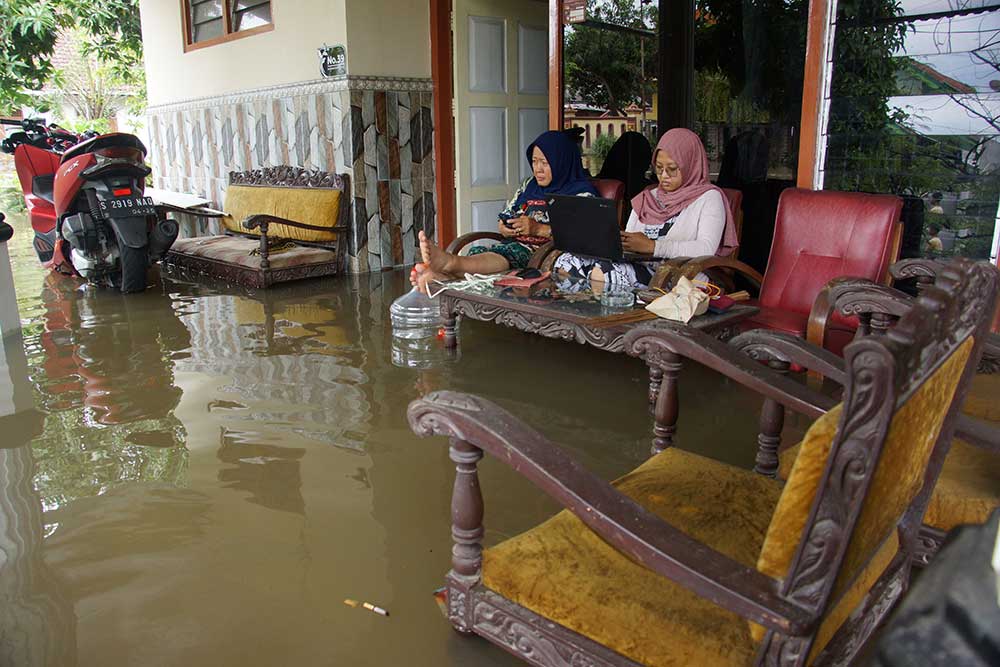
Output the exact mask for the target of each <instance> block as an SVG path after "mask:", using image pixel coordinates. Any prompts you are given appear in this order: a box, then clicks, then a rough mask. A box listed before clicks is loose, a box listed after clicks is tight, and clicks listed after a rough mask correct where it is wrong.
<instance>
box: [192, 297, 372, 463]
mask: <svg viewBox="0 0 1000 667" xmlns="http://www.w3.org/2000/svg"><path fill="white" fill-rule="evenodd" d="M174 287H179V285H174ZM345 320H346V322H345ZM184 321H185V323H186V325H187V326H188V328H189V329H190V331H191V340H192V345H191V353H190V355H189V356H187V358H185V359H182V360H179V361H178V362H177V369H178V371H180V372H187V373H204V374H211V375H214V376H223V377H225V378H228V379H229V380H230V382H229V383H226V384H225V385H223V386H222V387H220V392H221V393H222V394H223V395H225V396H226V398H225V399H223V400H225V401H226V402H227V403H228V404H229V406H228V407H227V408H226V409H224V410H222V411H221V412H220V413H219V416H220V419H221V420H223V422H224V423H226V426H227V429H232V430H235V431H252V432H254V433H255V434H256V435H257V437H258V438H259V439H261V440H266V441H269V442H273V443H280V442H282V441H283V439H285V438H287V437H288V436H294V437H297V438H305V439H307V440H310V441H314V442H321V443H324V444H329V445H334V446H336V447H342V448H346V449H351V450H355V451H359V452H360V451H363V450H364V448H365V445H364V434H365V432H366V430H367V426H366V424H367V422H368V421H369V418H370V413H371V409H372V408H371V404H370V401H369V399H368V398H367V397H366V396H365V392H364V391H363V390H362V387H363V386H364V385H365V384H367V383H368V381H369V378H368V376H367V375H366V374H365V372H364V371H363V370H362V369H361V368H360V365H361V364H360V361H361V359H362V358H363V356H364V349H363V348H362V347H361V345H359V343H358V341H359V333H358V331H357V329H356V326H355V323H354V322H352V321H351V318H349V317H347V316H346V315H345V303H344V302H343V300H342V299H341V298H340V296H339V295H331V294H329V293H327V294H312V295H309V294H304V293H303V292H302V291H301V289H296V288H294V287H293V288H278V289H274V290H269V291H267V292H265V293H261V294H256V295H253V296H250V295H246V294H242V293H239V292H237V291H235V290H233V291H232V293H229V294H212V295H206V296H201V297H199V298H198V306H197V309H196V310H195V312H192V313H191V314H189V315H187V316H186V317H185V318H184ZM233 399H235V400H233ZM213 404H214V407H215V409H219V408H220V403H219V402H218V401H215V402H213ZM237 406H238V407H237ZM243 406H252V408H251V407H246V408H244V407H243Z"/></svg>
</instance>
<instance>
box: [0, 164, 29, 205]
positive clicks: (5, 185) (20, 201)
mask: <svg viewBox="0 0 1000 667" xmlns="http://www.w3.org/2000/svg"><path fill="white" fill-rule="evenodd" d="M24 210H25V205H24V195H23V194H22V193H21V184H20V183H19V182H18V180H17V174H14V173H13V172H11V173H3V172H0V211H2V212H3V213H22V212H23V211H24Z"/></svg>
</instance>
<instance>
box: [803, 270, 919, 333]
mask: <svg viewBox="0 0 1000 667" xmlns="http://www.w3.org/2000/svg"><path fill="white" fill-rule="evenodd" d="M873 287H881V286H880V285H877V284H876V283H873V282H872V281H870V280H868V279H867V278H856V277H851V276H842V277H839V278H834V279H833V280H831V281H830V282H828V283H827V284H826V285H824V286H823V289H821V290H820V291H819V294H817V295H816V300H815V301H814V302H813V306H812V310H810V311H809V320H808V321H807V323H806V340H807V341H809V342H810V343H811V344H813V345H815V346H816V347H824V345H825V344H826V328H827V325H828V324H829V322H830V316H831V315H833V312H834V310H840V312H841V313H842V314H844V315H857V314H858V312H845V311H844V310H843V309H842V308H841V305H842V304H843V305H846V304H847V298H848V296H847V295H856V294H858V293H859V291H860V292H862V293H863V292H865V291H866V290H868V289H870V288H873ZM889 289H891V288H889ZM907 310H909V308H907Z"/></svg>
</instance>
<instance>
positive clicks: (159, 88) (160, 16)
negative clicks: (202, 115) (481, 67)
mask: <svg viewBox="0 0 1000 667" xmlns="http://www.w3.org/2000/svg"><path fill="white" fill-rule="evenodd" d="M139 11H140V13H141V16H142V39H143V45H144V49H145V55H146V81H147V90H148V95H149V104H150V106H158V105H162V104H170V103H173V102H181V101H184V100H191V99H196V98H199V97H217V96H221V95H225V94H228V93H235V92H239V91H244V90H253V89H258V88H265V87H268V86H276V85H283V84H289V83H296V82H299V81H310V80H314V79H318V78H320V74H319V58H318V55H317V52H316V50H317V49H318V48H319V47H320V46H322V45H323V44H324V43H326V44H330V45H333V44H344V45H346V46H347V62H348V72H349V73H350V74H352V75H360V76H401V77H425V78H426V77H430V75H431V46H430V4H429V3H428V2H427V0H271V12H272V16H273V18H274V30H272V31H270V32H266V33H261V34H257V35H252V36H250V37H244V38H242V39H235V40H232V41H230V42H226V43H223V44H216V45H214V46H208V47H205V48H202V49H196V50H194V51H189V52H187V53H185V52H184V35H183V30H182V23H181V21H182V16H181V3H180V0H140V1H139Z"/></svg>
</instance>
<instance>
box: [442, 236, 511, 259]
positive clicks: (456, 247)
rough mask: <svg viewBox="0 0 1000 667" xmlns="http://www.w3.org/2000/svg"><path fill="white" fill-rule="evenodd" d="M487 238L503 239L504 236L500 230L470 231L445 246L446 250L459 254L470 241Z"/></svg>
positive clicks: (492, 239) (493, 239)
mask: <svg viewBox="0 0 1000 667" xmlns="http://www.w3.org/2000/svg"><path fill="white" fill-rule="evenodd" d="M485 239H489V240H491V241H503V240H504V237H503V235H502V234H501V233H500V232H470V233H468V234H462V235H461V236H459V237H458V238H457V239H455V240H454V241H452V242H451V243H449V244H448V247H447V248H445V252H448V253H451V254H452V255H457V254H458V253H459V252H461V251H462V248H464V247H465V246H467V245H469V244H470V243H475V242H476V241H482V240H485Z"/></svg>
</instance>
